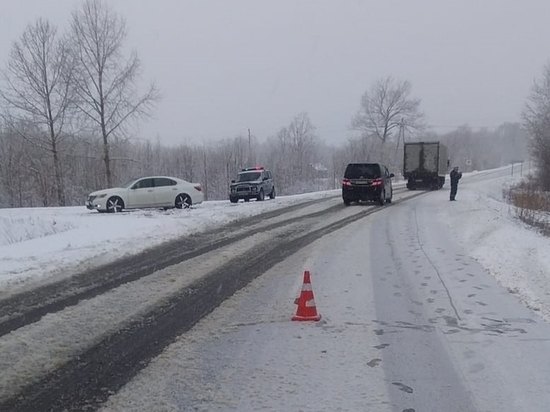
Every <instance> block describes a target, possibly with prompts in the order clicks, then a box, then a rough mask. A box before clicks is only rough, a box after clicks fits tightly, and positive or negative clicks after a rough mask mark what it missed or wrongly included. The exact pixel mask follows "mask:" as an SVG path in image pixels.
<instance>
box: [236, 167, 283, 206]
mask: <svg viewBox="0 0 550 412" xmlns="http://www.w3.org/2000/svg"><path fill="white" fill-rule="evenodd" d="M266 196H269V198H270V199H275V183H274V182H273V176H272V175H271V172H270V171H269V170H265V169H264V168H263V167H259V166H257V167H249V168H246V169H242V170H241V171H240V172H239V173H238V174H237V179H235V180H232V181H231V186H230V188H229V200H230V201H231V203H237V202H238V201H239V199H244V201H245V202H248V201H249V200H250V199H256V200H259V201H262V200H264V199H265V197H266Z"/></svg>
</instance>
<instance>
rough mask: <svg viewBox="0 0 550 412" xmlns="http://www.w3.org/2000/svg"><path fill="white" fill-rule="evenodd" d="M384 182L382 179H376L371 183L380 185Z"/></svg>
mask: <svg viewBox="0 0 550 412" xmlns="http://www.w3.org/2000/svg"><path fill="white" fill-rule="evenodd" d="M381 184H382V179H374V180H373V181H372V183H371V185H372V186H380V185H381Z"/></svg>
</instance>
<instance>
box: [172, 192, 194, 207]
mask: <svg viewBox="0 0 550 412" xmlns="http://www.w3.org/2000/svg"><path fill="white" fill-rule="evenodd" d="M192 204H193V201H192V200H191V196H189V195H188V194H187V193H182V194H179V195H177V196H176V208H177V209H189V208H190V207H191V205H192Z"/></svg>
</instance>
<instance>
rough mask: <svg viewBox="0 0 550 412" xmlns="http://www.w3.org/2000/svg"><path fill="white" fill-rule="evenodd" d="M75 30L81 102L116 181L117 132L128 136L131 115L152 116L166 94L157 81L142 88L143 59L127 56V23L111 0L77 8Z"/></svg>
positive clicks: (108, 171) (87, 2) (95, 0)
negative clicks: (161, 92) (161, 93)
mask: <svg viewBox="0 0 550 412" xmlns="http://www.w3.org/2000/svg"><path fill="white" fill-rule="evenodd" d="M71 34H72V36H71V38H72V40H73V42H72V50H73V53H74V56H75V60H76V61H77V67H78V75H77V76H75V86H76V87H75V88H76V93H77V100H76V103H77V107H78V109H79V111H80V112H81V113H82V114H83V115H84V117H85V118H86V119H87V120H88V121H89V122H91V125H92V128H93V130H95V131H97V132H98V134H99V135H100V136H101V138H102V141H103V162H104V164H105V176H106V180H107V185H108V186H112V168H111V157H110V144H111V141H112V138H113V137H114V136H116V135H118V136H119V137H122V136H123V135H124V134H125V132H127V129H128V126H129V125H130V122H131V121H137V120H139V119H141V118H144V117H147V116H149V115H150V110H151V109H152V107H153V106H154V105H155V103H156V102H157V101H158V99H159V98H160V96H159V93H158V91H157V88H156V87H155V85H154V84H151V85H150V86H149V87H148V89H147V91H146V92H145V93H143V94H140V93H139V92H138V88H137V86H136V81H137V80H138V78H139V75H140V60H139V59H138V56H137V54H136V52H135V51H133V52H132V53H131V54H130V56H129V57H128V58H127V59H126V58H125V57H124V55H123V45H124V40H125V39H126V24H125V21H124V19H123V18H122V17H120V16H119V15H117V14H116V13H115V12H114V11H113V10H112V9H110V8H109V7H108V5H107V4H106V3H104V2H103V1H101V0H85V1H84V3H83V4H82V7H81V8H80V9H79V10H77V11H75V12H73V15H72V22H71Z"/></svg>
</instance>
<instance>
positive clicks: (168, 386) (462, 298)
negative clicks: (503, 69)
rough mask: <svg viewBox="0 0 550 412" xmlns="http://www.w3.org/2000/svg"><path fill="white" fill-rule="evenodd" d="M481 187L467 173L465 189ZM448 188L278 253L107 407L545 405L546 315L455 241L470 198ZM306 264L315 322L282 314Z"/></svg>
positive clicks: (454, 408)
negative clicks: (283, 255) (452, 218)
mask: <svg viewBox="0 0 550 412" xmlns="http://www.w3.org/2000/svg"><path fill="white" fill-rule="evenodd" d="M499 174H501V175H502V174H503V173H496V175H497V178H498V175H499ZM494 178H495V177H494V176H491V177H490V176H487V178H481V177H476V181H477V182H478V183H481V186H479V187H483V185H484V184H485V183H487V181H488V180H492V179H494ZM470 184H471V185H475V182H474V181H472V182H470ZM478 194H479V192H473V193H472V192H468V188H467V185H464V186H463V191H462V192H460V191H459V198H460V195H462V198H463V199H467V198H468V197H470V196H472V195H473V197H474V198H475V196H477V195H478ZM486 194H488V193H486ZM447 196H448V193H447V192H444V191H442V192H434V193H430V194H429V195H427V196H421V197H419V198H416V199H414V200H411V201H409V202H405V203H402V204H399V205H395V206H392V207H391V208H388V209H386V210H384V211H383V212H381V213H379V214H375V215H372V216H369V217H367V218H365V219H363V220H361V221H358V222H355V223H353V224H351V225H349V226H347V227H345V228H343V229H341V230H339V231H337V232H334V233H332V234H330V235H328V236H325V237H323V238H322V239H320V240H318V241H316V242H315V243H314V244H312V245H310V246H308V247H307V248H305V249H303V250H301V251H300V252H299V253H297V254H296V255H294V256H292V257H290V258H289V259H287V260H285V261H284V262H282V263H280V264H279V265H277V266H276V267H274V268H272V269H271V270H270V271H268V272H267V273H266V274H265V275H264V276H262V277H260V278H258V279H256V280H255V281H254V282H253V283H252V285H251V286H249V287H247V288H246V289H244V290H242V291H241V292H239V293H238V294H237V295H236V296H235V297H234V298H233V299H231V300H229V301H226V302H224V303H223V304H222V306H221V307H220V308H219V309H217V310H216V311H215V312H214V313H212V314H211V315H210V316H209V317H208V318H206V319H204V320H203V321H201V322H200V323H199V324H198V325H197V326H196V327H195V328H194V329H193V330H191V331H190V332H189V333H188V334H186V335H185V336H182V337H181V338H180V339H178V340H177V342H175V343H174V344H173V345H171V346H170V347H169V348H168V349H167V350H166V351H165V352H164V353H163V354H162V355H161V356H159V357H158V358H156V359H155V360H154V361H153V362H152V363H151V364H150V365H149V367H148V368H146V370H145V371H144V372H143V373H142V374H140V375H139V376H138V377H137V378H136V379H134V380H133V381H132V382H131V383H130V384H128V385H127V386H126V387H125V388H124V389H123V390H121V391H120V392H119V393H118V394H116V395H114V396H112V397H111V398H110V400H109V402H108V403H107V405H106V406H105V407H104V408H103V409H102V411H103V412H114V411H149V410H158V411H281V410H289V411H307V410H316V411H327V412H329V411H350V412H351V411H364V410H372V411H382V412H383V411H400V412H401V411H407V412H412V411H445V412H470V411H471V412H474V411H482V412H492V411H497V410H498V411H500V412H517V411H519V410H521V411H530V412H531V411H533V412H543V411H546V410H547V405H548V404H549V402H550V393H549V392H548V390H547V388H548V385H549V384H550V362H549V361H550V359H549V355H548V351H547V348H548V343H549V342H550V326H549V324H548V323H546V322H545V321H544V320H543V319H542V318H540V317H539V316H538V315H537V314H536V313H533V312H532V311H530V310H529V309H528V308H526V307H525V305H523V304H522V303H521V302H520V301H519V300H518V299H517V297H516V296H515V295H514V294H511V293H509V291H508V289H507V288H505V287H503V286H502V285H500V284H499V283H498V282H497V281H496V280H495V278H493V277H492V276H491V274H490V273H489V272H488V271H487V270H486V268H484V267H483V265H482V264H480V262H479V261H478V260H476V259H474V258H473V257H471V252H470V250H468V248H466V247H464V246H463V245H462V244H461V243H462V242H461V240H462V239H463V237H464V235H465V233H466V232H468V231H469V230H472V228H471V227H470V224H471V223H474V222H476V218H475V215H472V213H474V214H475V213H476V210H475V208H472V205H473V204H475V203H470V202H467V201H466V202H464V205H462V204H461V203H460V201H459V202H456V203H452V204H451V205H449V202H448V197H447ZM442 205H443V206H442ZM482 206H484V204H481V205H480V207H482ZM451 207H454V211H450V210H451V209H450V208H451ZM483 210H484V209H483ZM449 213H456V214H458V215H463V216H464V217H463V218H462V222H463V228H462V229H460V228H458V227H457V226H456V225H453V230H449V227H448V226H449V220H448V218H449V215H448V214H449ZM480 213H481V210H480ZM467 216H470V217H471V222H470V223H468V217H467ZM455 231H457V232H460V233H456V232H455ZM461 231H462V232H461ZM469 247H470V248H471V247H472V245H469ZM495 247H496V248H499V250H501V251H502V249H500V247H501V245H499V244H495ZM304 269H308V270H311V272H312V282H313V289H314V292H315V297H316V302H317V308H318V310H319V312H320V313H321V314H322V316H323V317H322V320H321V321H320V322H318V323H308V324H300V323H298V324H297V323H294V322H291V321H290V316H291V315H292V314H293V312H294V310H295V307H294V305H293V304H292V302H293V298H294V297H295V296H296V294H297V293H298V291H299V288H300V281H301V274H302V272H303V270H304Z"/></svg>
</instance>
